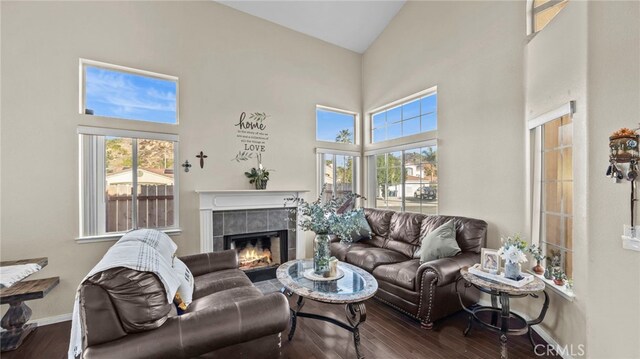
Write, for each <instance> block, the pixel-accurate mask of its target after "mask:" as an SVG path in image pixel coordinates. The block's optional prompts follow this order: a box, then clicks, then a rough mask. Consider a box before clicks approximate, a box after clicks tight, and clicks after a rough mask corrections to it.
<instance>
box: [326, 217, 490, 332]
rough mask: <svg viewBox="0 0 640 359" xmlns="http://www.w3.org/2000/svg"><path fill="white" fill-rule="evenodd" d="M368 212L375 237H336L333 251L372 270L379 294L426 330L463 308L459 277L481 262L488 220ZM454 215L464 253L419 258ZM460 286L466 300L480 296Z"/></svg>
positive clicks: (475, 300) (353, 262)
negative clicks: (428, 239) (424, 244)
mask: <svg viewBox="0 0 640 359" xmlns="http://www.w3.org/2000/svg"><path fill="white" fill-rule="evenodd" d="M365 217H366V218H367V222H368V223H369V225H370V226H371V231H372V233H371V239H365V240H362V241H359V242H357V243H353V244H344V243H340V241H339V239H338V238H335V239H334V240H333V242H332V243H331V252H332V254H333V255H334V256H336V258H338V259H339V260H341V261H345V262H347V263H351V264H353V265H356V266H358V267H361V268H363V269H365V270H367V271H368V272H370V273H371V274H373V276H374V277H375V278H376V279H377V280H378V292H377V293H376V296H375V298H376V299H378V300H380V301H382V302H384V303H386V304H388V305H390V306H392V307H394V308H396V309H397V310H399V311H401V312H403V313H405V314H407V315H409V316H411V317H413V318H416V319H418V320H420V322H421V324H422V326H423V327H424V328H426V329H431V328H432V327H433V322H434V321H436V320H438V319H441V318H444V317H446V316H447V315H450V314H452V313H455V312H457V311H459V310H460V309H461V308H460V302H459V300H458V296H457V295H456V290H455V285H456V280H457V279H458V276H459V271H460V269H461V268H462V267H464V266H471V265H473V264H475V263H478V262H479V261H480V249H481V248H482V247H483V246H484V245H485V243H486V239H487V223H486V222H485V221H482V220H479V219H473V218H465V217H452V216H427V215H423V214H420V213H409V212H395V211H389V210H380V209H372V208H366V209H365ZM449 220H453V221H454V223H455V225H456V241H457V242H458V245H459V246H460V249H461V250H462V252H461V253H460V254H458V255H457V256H455V257H451V258H442V259H437V260H434V261H430V262H426V263H420V253H419V250H420V244H421V239H422V238H423V237H424V235H426V234H427V233H429V232H430V231H432V230H434V229H435V228H438V227H439V226H440V225H442V224H444V223H445V222H447V221H449ZM458 289H459V290H460V291H461V294H462V299H463V301H464V302H465V305H469V304H472V303H475V302H477V301H478V299H479V298H480V292H479V291H478V290H477V289H475V288H464V286H462V285H460V286H459V288H458Z"/></svg>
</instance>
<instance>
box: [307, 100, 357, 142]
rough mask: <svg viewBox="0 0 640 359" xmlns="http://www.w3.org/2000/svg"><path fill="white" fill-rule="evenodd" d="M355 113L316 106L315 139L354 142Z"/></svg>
mask: <svg viewBox="0 0 640 359" xmlns="http://www.w3.org/2000/svg"><path fill="white" fill-rule="evenodd" d="M356 119H357V115H356V114H355V113H352V112H348V111H343V110H337V109H331V108H329V107H324V106H317V107H316V141H325V142H337V143H350V144H355V143H356V139H355V132H356Z"/></svg>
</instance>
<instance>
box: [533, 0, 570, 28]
mask: <svg viewBox="0 0 640 359" xmlns="http://www.w3.org/2000/svg"><path fill="white" fill-rule="evenodd" d="M567 3H568V0H533V3H532V16H531V22H532V29H533V31H532V32H533V33H536V32H538V31H540V30H542V29H544V27H545V26H547V25H548V24H549V23H550V22H551V20H553V18H554V17H556V15H558V14H559V13H560V11H562V9H564V8H565V6H567Z"/></svg>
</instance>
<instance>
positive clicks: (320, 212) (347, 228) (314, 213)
mask: <svg viewBox="0 0 640 359" xmlns="http://www.w3.org/2000/svg"><path fill="white" fill-rule="evenodd" d="M324 192H325V187H324V186H323V188H322V191H321V192H320V196H319V197H318V198H317V199H316V200H315V201H313V202H311V203H309V202H307V201H305V200H304V199H302V198H299V197H295V198H287V199H286V202H287V203H293V204H295V205H296V206H297V207H298V208H297V216H298V225H300V228H302V229H303V230H305V231H311V232H314V233H315V234H318V235H327V234H335V235H337V236H338V237H339V238H340V240H341V241H342V242H351V233H352V232H354V231H356V230H358V229H359V227H360V220H361V218H363V210H362V208H356V209H352V210H349V211H345V210H344V208H345V207H347V206H348V205H349V204H351V203H352V202H354V201H355V200H358V199H364V197H362V196H361V195H359V194H357V193H349V194H347V195H345V196H343V197H341V198H336V197H333V196H332V197H331V199H329V200H326V201H323V200H322V198H323V195H324Z"/></svg>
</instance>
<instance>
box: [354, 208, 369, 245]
mask: <svg viewBox="0 0 640 359" xmlns="http://www.w3.org/2000/svg"><path fill="white" fill-rule="evenodd" d="M355 216H356V217H357V218H356V220H357V221H358V229H356V230H355V231H353V232H351V242H353V243H355V242H357V241H360V240H362V239H370V238H371V226H370V225H369V222H367V218H366V217H365V216H364V212H363V211H359V212H358V213H356V214H355Z"/></svg>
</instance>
